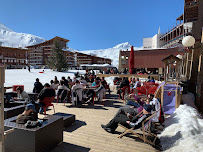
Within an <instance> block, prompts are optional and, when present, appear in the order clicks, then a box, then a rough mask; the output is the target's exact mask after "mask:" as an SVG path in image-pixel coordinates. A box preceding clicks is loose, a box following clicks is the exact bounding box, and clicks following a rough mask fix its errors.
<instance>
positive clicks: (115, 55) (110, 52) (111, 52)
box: [80, 42, 142, 67]
mask: <svg viewBox="0 0 203 152" xmlns="http://www.w3.org/2000/svg"><path fill="white" fill-rule="evenodd" d="M131 46H132V45H131V44H130V43H128V42H125V43H121V44H118V45H116V46H114V47H113V48H108V49H100V50H85V51H80V52H81V53H86V54H93V55H96V56H98V57H103V58H109V59H111V60H112V65H113V66H115V67H118V65H119V52H120V50H122V51H126V50H127V49H128V50H130V48H131ZM140 49H142V47H134V50H140Z"/></svg>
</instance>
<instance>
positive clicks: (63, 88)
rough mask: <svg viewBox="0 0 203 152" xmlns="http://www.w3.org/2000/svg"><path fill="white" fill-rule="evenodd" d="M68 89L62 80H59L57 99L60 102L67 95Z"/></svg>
mask: <svg viewBox="0 0 203 152" xmlns="http://www.w3.org/2000/svg"><path fill="white" fill-rule="evenodd" d="M68 91H70V89H69V88H68V87H66V86H65V85H64V81H60V85H59V87H58V92H57V99H58V100H60V101H61V102H62V101H63V100H64V99H65V98H66V96H67V95H68Z"/></svg>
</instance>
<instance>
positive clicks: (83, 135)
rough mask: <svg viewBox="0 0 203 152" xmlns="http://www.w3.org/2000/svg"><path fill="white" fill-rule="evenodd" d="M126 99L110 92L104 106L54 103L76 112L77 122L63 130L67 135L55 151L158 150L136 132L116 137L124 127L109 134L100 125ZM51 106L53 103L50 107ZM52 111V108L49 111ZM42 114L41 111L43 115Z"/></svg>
mask: <svg viewBox="0 0 203 152" xmlns="http://www.w3.org/2000/svg"><path fill="white" fill-rule="evenodd" d="M122 105H123V103H122V102H121V101H119V100H118V96H117V95H115V94H112V95H111V96H108V95H107V99H106V103H105V106H102V105H101V104H95V105H94V106H87V107H82V108H77V107H71V106H70V104H69V103H67V104H66V106H64V104H63V103H58V104H55V110H56V112H63V113H69V114H75V115H76V122H75V123H74V124H73V125H72V126H70V127H68V128H67V129H66V130H64V134H63V135H64V139H63V143H61V144H60V145H59V146H58V147H57V148H55V149H54V150H52V152H88V151H92V152H104V151H105V152H136V151H139V152H145V151H150V152H152V151H157V150H156V149H154V148H153V147H152V146H151V145H149V144H146V143H144V142H143V141H142V140H140V139H139V138H136V137H135V136H132V135H128V136H124V137H123V138H121V139H119V138H117V137H118V135H119V133H120V132H122V131H123V130H122V128H120V127H118V128H117V130H116V131H118V132H117V133H116V134H110V133H108V132H106V131H105V130H104V129H102V128H101V124H106V123H108V122H109V120H110V119H111V118H112V117H113V116H114V115H115V113H116V111H117V110H118V108H119V107H121V106H122ZM50 109H52V107H50ZM47 113H48V114H53V110H49V111H47ZM41 116H42V115H41Z"/></svg>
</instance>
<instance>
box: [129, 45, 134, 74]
mask: <svg viewBox="0 0 203 152" xmlns="http://www.w3.org/2000/svg"><path fill="white" fill-rule="evenodd" d="M133 69H134V49H133V46H131V50H130V60H129V72H130V74H132V73H133Z"/></svg>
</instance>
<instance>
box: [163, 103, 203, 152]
mask: <svg viewBox="0 0 203 152" xmlns="http://www.w3.org/2000/svg"><path fill="white" fill-rule="evenodd" d="M159 137H160V140H161V145H162V148H163V149H164V150H166V151H167V152H177V151H178V152H190V151H191V152H194V151H195V152H202V151H203V144H202V143H203V119H201V118H200V115H199V113H198V112H197V110H196V109H195V108H193V107H190V106H188V105H186V104H184V105H180V107H179V108H177V109H176V111H175V113H174V114H173V115H171V116H170V117H169V118H168V119H167V120H166V121H165V130H164V131H163V132H162V133H161V135H159Z"/></svg>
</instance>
